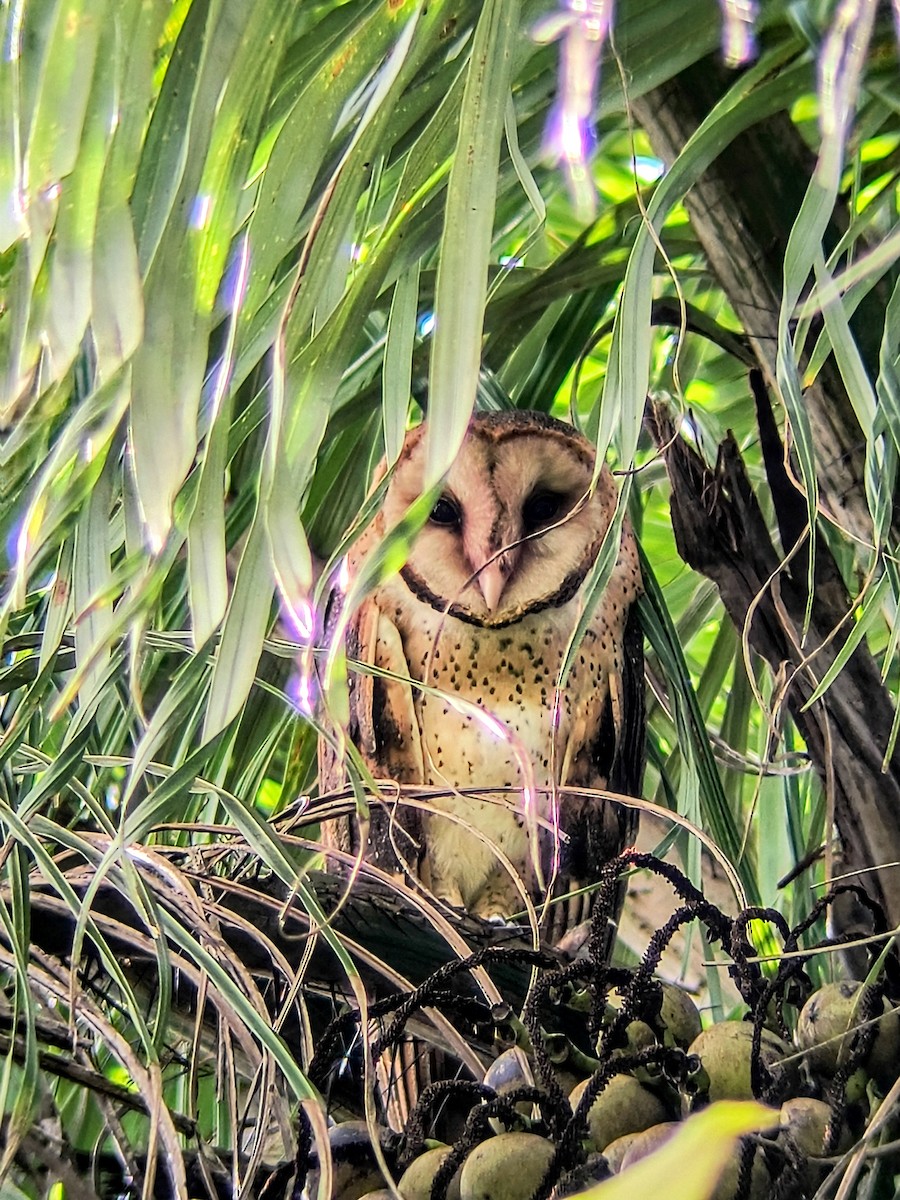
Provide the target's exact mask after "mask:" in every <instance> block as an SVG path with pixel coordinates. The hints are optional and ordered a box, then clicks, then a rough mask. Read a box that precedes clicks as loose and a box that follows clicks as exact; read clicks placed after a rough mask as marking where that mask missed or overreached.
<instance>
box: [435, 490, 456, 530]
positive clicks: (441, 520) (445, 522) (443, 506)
mask: <svg viewBox="0 0 900 1200" xmlns="http://www.w3.org/2000/svg"><path fill="white" fill-rule="evenodd" d="M461 519H462V515H461V513H460V511H459V505H458V504H457V503H456V501H455V500H451V498H450V497H449V496H441V498H440V500H438V502H437V504H435V506H434V508H433V509H432V510H431V516H430V517H429V518H428V520H429V521H430V522H431V524H432V525H440V526H441V528H442V529H455V528H456V527H457V526H458V525H459V523H460V521H461Z"/></svg>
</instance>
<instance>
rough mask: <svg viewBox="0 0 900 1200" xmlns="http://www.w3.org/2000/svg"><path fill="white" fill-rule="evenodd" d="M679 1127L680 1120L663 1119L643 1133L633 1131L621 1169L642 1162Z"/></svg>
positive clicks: (621, 1162) (623, 1156)
mask: <svg viewBox="0 0 900 1200" xmlns="http://www.w3.org/2000/svg"><path fill="white" fill-rule="evenodd" d="M679 1128H680V1125H679V1122H678V1121H662V1122H661V1123H660V1124H659V1125H651V1126H650V1128H649V1129H644V1130H642V1131H641V1133H633V1134H632V1135H631V1143H630V1145H628V1146H627V1147H626V1148H625V1153H624V1154H623V1155H622V1158H621V1161H620V1166H619V1170H620V1171H624V1170H625V1169H626V1167H630V1166H631V1164H632V1163H636V1162H640V1160H641V1159H642V1158H646V1157H647V1155H648V1154H652V1153H653V1151H654V1150H658V1149H659V1148H660V1146H664V1145H665V1143H666V1142H667V1141H668V1140H669V1138H670V1137H671V1136H672V1134H673V1133H674V1132H675V1130H676V1129H679ZM609 1149H610V1147H609V1146H607V1150H609Z"/></svg>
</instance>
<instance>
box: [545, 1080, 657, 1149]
mask: <svg viewBox="0 0 900 1200" xmlns="http://www.w3.org/2000/svg"><path fill="white" fill-rule="evenodd" d="M589 1082H590V1081H589V1080H587V1079H586V1080H584V1082H582V1083H579V1084H578V1086H577V1087H575V1088H574V1089H573V1090H572V1092H571V1094H570V1096H569V1103H570V1104H571V1105H572V1107H573V1108H575V1106H576V1105H577V1104H578V1101H579V1100H580V1099H581V1097H582V1095H583V1094H584V1091H585V1088H586V1087H587V1085H588V1083H589ZM669 1115H670V1114H669V1113H668V1112H667V1110H666V1107H665V1105H664V1104H663V1102H662V1101H661V1100H660V1099H659V1097H658V1096H657V1095H656V1094H655V1093H654V1092H651V1091H650V1089H649V1088H646V1087H644V1085H643V1084H642V1083H641V1082H640V1081H639V1080H637V1079H635V1078H634V1076H633V1075H613V1076H612V1077H611V1079H610V1080H609V1082H608V1083H607V1085H606V1087H605V1088H604V1089H603V1091H602V1092H601V1093H600V1095H599V1096H598V1097H597V1099H596V1100H595V1101H594V1103H593V1104H592V1105H591V1108H590V1111H589V1112H588V1138H587V1141H588V1148H589V1149H590V1150H600V1151H601V1152H602V1151H604V1150H605V1149H606V1147H607V1146H608V1145H609V1144H610V1142H614V1141H615V1140H616V1138H620V1137H622V1136H623V1134H626V1133H640V1132H641V1130H644V1129H649V1128H650V1126H651V1125H658V1124H660V1122H661V1121H666V1120H668V1118H669Z"/></svg>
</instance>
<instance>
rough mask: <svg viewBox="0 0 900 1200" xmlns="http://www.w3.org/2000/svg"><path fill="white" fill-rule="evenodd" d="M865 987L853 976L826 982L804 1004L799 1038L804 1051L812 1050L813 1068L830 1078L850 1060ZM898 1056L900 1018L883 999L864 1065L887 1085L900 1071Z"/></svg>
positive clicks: (798, 1026) (899, 1047) (875, 1077)
mask: <svg viewBox="0 0 900 1200" xmlns="http://www.w3.org/2000/svg"><path fill="white" fill-rule="evenodd" d="M862 987H863V984H861V983H859V982H858V981H857V980H853V979H845V980H842V981H841V982H840V983H826V984H825V986H824V987H821V988H819V990H818V991H817V992H813V994H812V995H811V996H810V998H809V999H808V1000H807V1002H806V1003H805V1004H804V1005H803V1008H802V1009H801V1010H800V1016H799V1018H798V1020H797V1034H796V1041H797V1046H798V1047H799V1048H800V1049H801V1050H806V1051H807V1052H808V1057H807V1062H808V1063H809V1067H810V1070H812V1071H816V1072H820V1073H821V1074H822V1075H825V1076H827V1077H829V1078H830V1077H831V1076H832V1075H834V1074H835V1072H836V1071H837V1069H838V1067H839V1066H842V1065H843V1064H844V1063H845V1062H846V1061H847V1060H848V1058H849V1056H850V1054H851V1052H852V1049H853V1042H854V1038H855V1036H856V1030H857V1028H858V1026H859V1015H858V1014H859V1007H860V1001H861V1000H862V998H863V997H862V994H861V992H860V989H861V988H862ZM898 1056H900V1017H898V1014H897V1010H896V1009H894V1008H891V1006H890V1004H889V1003H888V1002H887V1000H882V1002H881V1006H880V1013H879V1017H878V1025H877V1031H876V1033H875V1037H874V1040H873V1042H872V1045H871V1048H870V1049H869V1052H868V1054H867V1055H866V1058H865V1062H863V1063H861V1064H860V1065H861V1066H863V1067H865V1068H866V1070H867V1071H868V1072H869V1073H870V1074H871V1075H872V1077H873V1078H874V1079H875V1080H876V1081H877V1082H878V1083H879V1084H880V1085H881V1086H882V1087H887V1086H889V1085H890V1084H891V1083H892V1082H893V1081H894V1080H895V1079H896V1078H897V1073H898V1070H900V1063H898Z"/></svg>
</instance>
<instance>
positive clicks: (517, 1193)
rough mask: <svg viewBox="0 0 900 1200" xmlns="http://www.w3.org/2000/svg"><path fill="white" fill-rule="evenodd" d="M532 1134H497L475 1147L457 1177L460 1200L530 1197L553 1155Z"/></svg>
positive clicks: (549, 1145) (522, 1199) (544, 1142)
mask: <svg viewBox="0 0 900 1200" xmlns="http://www.w3.org/2000/svg"><path fill="white" fill-rule="evenodd" d="M553 1155H554V1148H553V1144H552V1142H548V1141H547V1139H546V1138H542V1137H538V1136H537V1134H535V1133H500V1134H498V1135H497V1136H496V1137H492V1138H488V1140H487V1141H486V1142H482V1143H481V1145H480V1146H476V1147H475V1149H474V1150H473V1151H472V1153H471V1154H470V1155H469V1157H468V1158H467V1159H466V1161H465V1162H464V1163H463V1168H462V1171H461V1173H460V1178H459V1191H460V1198H461V1200H530V1197H531V1196H532V1195H533V1194H534V1192H535V1191H537V1188H538V1187H539V1185H540V1183H541V1181H542V1180H543V1178H544V1176H545V1175H546V1173H547V1168H548V1167H549V1165H550V1160H551V1159H552V1158H553Z"/></svg>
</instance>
